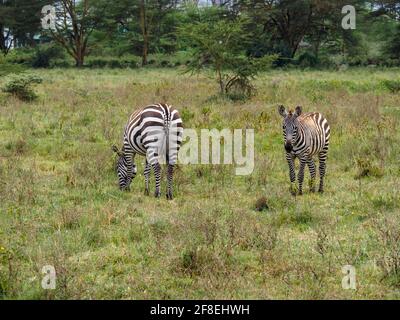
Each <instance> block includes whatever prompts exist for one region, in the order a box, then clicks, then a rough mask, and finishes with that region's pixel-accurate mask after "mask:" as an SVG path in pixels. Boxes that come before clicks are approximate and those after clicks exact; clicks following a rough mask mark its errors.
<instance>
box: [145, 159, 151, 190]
mask: <svg viewBox="0 0 400 320" xmlns="http://www.w3.org/2000/svg"><path fill="white" fill-rule="evenodd" d="M150 173H151V165H150V164H149V162H148V161H147V159H146V166H145V167H144V173H143V174H144V181H145V189H144V194H145V195H146V196H148V195H149V194H150V188H149V180H150Z"/></svg>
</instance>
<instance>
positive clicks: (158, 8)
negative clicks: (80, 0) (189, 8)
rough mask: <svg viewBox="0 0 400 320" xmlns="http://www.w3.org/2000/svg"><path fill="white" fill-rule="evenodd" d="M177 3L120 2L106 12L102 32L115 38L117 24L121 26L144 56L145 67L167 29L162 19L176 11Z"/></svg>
mask: <svg viewBox="0 0 400 320" xmlns="http://www.w3.org/2000/svg"><path fill="white" fill-rule="evenodd" d="M102 1H105V0H102ZM177 3H178V2H177V1H176V0H117V1H115V2H114V3H113V6H112V7H111V8H110V10H107V13H106V15H105V19H104V20H106V21H107V22H106V23H104V25H103V29H107V30H108V33H109V34H110V35H112V36H115V30H116V29H115V25H118V26H120V27H121V29H123V31H124V32H123V34H124V38H125V40H127V41H128V42H129V43H131V44H132V45H133V47H134V50H135V51H137V53H138V54H140V55H141V56H142V65H146V64H147V62H148V61H147V60H148V54H149V51H150V49H151V46H152V45H153V46H154V45H155V44H156V43H158V42H160V38H161V36H162V31H163V29H166V24H167V22H164V20H163V19H164V18H165V17H166V16H167V15H168V14H169V13H171V12H172V11H173V10H175V8H176V6H177Z"/></svg>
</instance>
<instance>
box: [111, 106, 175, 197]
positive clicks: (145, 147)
mask: <svg viewBox="0 0 400 320" xmlns="http://www.w3.org/2000/svg"><path fill="white" fill-rule="evenodd" d="M182 134H183V127H182V119H181V117H180V116H179V113H178V111H177V110H176V109H175V108H173V107H172V106H169V105H167V104H161V103H159V104H154V105H149V106H147V107H144V108H142V109H140V110H137V111H136V112H134V113H133V114H132V115H131V116H130V118H129V121H128V123H127V125H126V126H125V130H124V139H123V145H122V149H121V150H118V148H117V147H116V146H113V148H112V149H113V151H114V152H116V153H117V154H118V156H119V158H118V162H117V174H118V180H119V187H120V189H121V190H129V186H130V184H131V182H132V179H133V178H134V177H135V175H136V172H137V169H136V165H135V163H134V160H135V155H136V154H139V155H142V156H145V157H146V166H145V169H144V177H145V184H146V188H145V194H146V195H149V178H150V171H151V168H153V170H154V175H155V178H156V191H155V194H154V195H155V197H157V198H158V197H160V195H161V193H160V183H161V166H160V161H159V158H160V155H162V156H163V158H162V159H161V160H162V162H163V160H165V161H166V163H167V164H168V173H167V185H168V186H167V199H169V200H172V176H173V170H174V165H175V164H176V162H177V158H178V151H179V148H180V145H181V142H182Z"/></svg>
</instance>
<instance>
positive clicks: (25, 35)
mask: <svg viewBox="0 0 400 320" xmlns="http://www.w3.org/2000/svg"><path fill="white" fill-rule="evenodd" d="M46 2H47V1H46V0H36V1H31V0H0V51H1V52H2V53H3V54H4V55H7V54H8V52H9V51H10V49H11V47H12V46H13V45H14V46H15V45H30V46H34V45H35V42H34V40H33V37H34V35H35V34H37V33H38V32H39V30H40V11H41V8H42V7H43V6H44V5H45V4H46Z"/></svg>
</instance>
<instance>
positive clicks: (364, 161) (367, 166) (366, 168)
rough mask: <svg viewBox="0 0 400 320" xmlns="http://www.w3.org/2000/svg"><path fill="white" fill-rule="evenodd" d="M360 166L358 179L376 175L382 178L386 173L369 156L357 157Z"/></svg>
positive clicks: (357, 163)
mask: <svg viewBox="0 0 400 320" xmlns="http://www.w3.org/2000/svg"><path fill="white" fill-rule="evenodd" d="M355 162H356V165H357V168H358V172H357V174H356V177H355V178H356V179H361V178H363V177H376V178H381V177H382V176H383V175H384V172H383V169H382V168H380V167H378V166H377V165H376V164H374V163H373V161H372V159H371V158H369V157H368V156H359V157H356V158H355Z"/></svg>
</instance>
